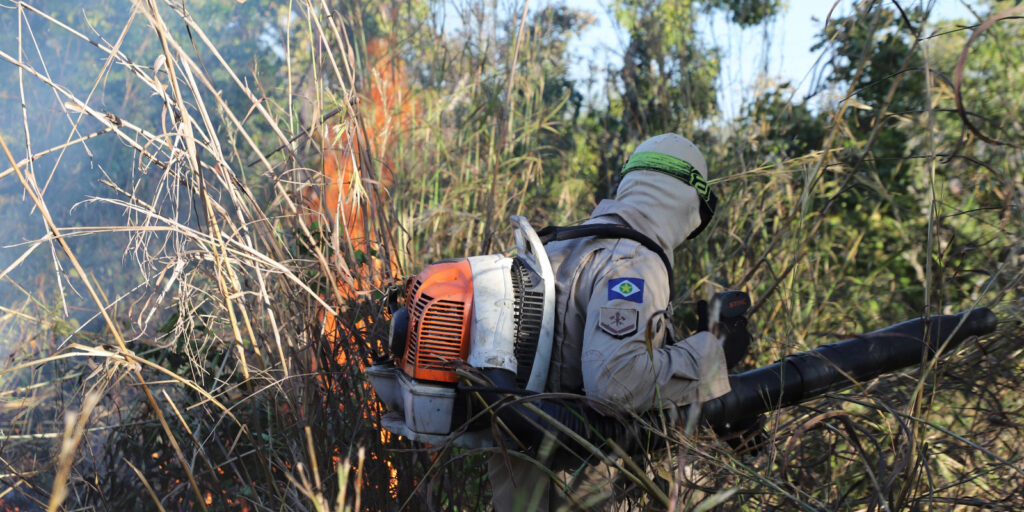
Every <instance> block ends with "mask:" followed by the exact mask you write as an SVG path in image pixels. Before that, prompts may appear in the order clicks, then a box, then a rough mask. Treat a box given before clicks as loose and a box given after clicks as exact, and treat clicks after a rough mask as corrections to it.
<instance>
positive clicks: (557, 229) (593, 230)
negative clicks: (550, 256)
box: [537, 224, 675, 302]
mask: <svg viewBox="0 0 1024 512" xmlns="http://www.w3.org/2000/svg"><path fill="white" fill-rule="evenodd" d="M537 236H539V237H540V240H541V242H543V243H545V244H546V243H548V242H558V241H561V240H572V239H574V238H584V237H588V236H593V237H596V238H627V239H629V240H633V241H635V242H638V243H639V244H640V245H643V246H644V247H646V248H648V249H650V250H651V251H652V252H654V254H657V255H658V257H659V258H661V262H662V263H664V264H665V270H666V271H667V272H668V290H669V291H668V294H669V301H670V302H671V301H672V298H673V296H674V295H675V294H674V292H673V290H672V264H671V263H669V261H668V255H666V254H665V251H664V249H662V248H661V246H660V245H658V243H657V242H655V241H654V240H651V238H650V237H648V236H647V235H645V234H643V233H641V232H639V231H637V230H635V229H633V228H631V227H629V226H624V225H621V224H582V225H579V226H548V227H546V228H544V229H542V230H540V231H538V232H537Z"/></svg>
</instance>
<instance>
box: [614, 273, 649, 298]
mask: <svg viewBox="0 0 1024 512" xmlns="http://www.w3.org/2000/svg"><path fill="white" fill-rule="evenodd" d="M615 299H625V300H629V301H633V302H639V303H641V304H642V303H643V302H644V280H643V279H638V278H636V277H619V278H616V279H609V280H608V300H615Z"/></svg>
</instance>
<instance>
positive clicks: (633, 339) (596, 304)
mask: <svg viewBox="0 0 1024 512" xmlns="http://www.w3.org/2000/svg"><path fill="white" fill-rule="evenodd" d="M668 279H669V277H668V276H667V273H666V271H665V267H664V265H663V264H662V263H661V261H660V260H659V259H658V258H656V257H653V255H652V257H650V258H645V257H635V258H623V259H620V260H618V261H613V263H612V264H611V265H609V266H608V267H606V268H605V269H602V270H599V271H598V274H597V275H596V276H595V281H594V288H593V293H592V294H591V297H590V302H589V304H588V307H587V317H586V326H585V331H584V333H583V347H582V349H583V350H582V354H581V355H582V357H581V359H582V360H581V363H582V371H583V384H584V387H585V389H586V393H587V395H588V396H592V397H595V398H599V399H602V400H607V401H610V402H613V403H617V404H620V405H622V406H624V407H627V408H629V409H631V410H634V411H637V412H641V411H645V410H648V409H651V408H655V407H665V406H668V405H669V404H675V405H679V406H682V405H687V404H690V403H692V402H695V401H698V400H699V401H700V402H705V401H707V400H711V399H713V398H716V397H718V396H721V395H723V394H725V393H727V392H728V391H729V379H728V374H727V371H726V368H725V354H724V353H723V351H722V347H721V344H720V343H719V341H718V340H717V339H716V338H715V337H714V336H712V335H711V334H710V333H708V332H701V333H697V334H696V335H694V336H691V337H689V338H687V339H685V340H681V341H679V342H677V343H675V344H670V345H666V344H665V341H666V331H667V327H666V325H667V322H668V321H669V318H668V317H667V316H666V315H667V314H668V313H667V312H666V311H665V309H666V308H667V307H668V300H669V284H668ZM648 340H650V346H651V348H650V349H648Z"/></svg>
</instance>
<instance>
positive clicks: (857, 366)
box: [701, 308, 996, 427]
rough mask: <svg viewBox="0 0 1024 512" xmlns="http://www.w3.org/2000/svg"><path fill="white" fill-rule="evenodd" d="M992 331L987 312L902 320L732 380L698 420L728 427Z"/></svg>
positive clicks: (991, 316)
mask: <svg viewBox="0 0 1024 512" xmlns="http://www.w3.org/2000/svg"><path fill="white" fill-rule="evenodd" d="M995 329H996V316H995V314H993V313H992V311H991V310H990V309H988V308H977V309H973V310H970V311H965V312H962V313H959V314H956V315H941V316H934V317H931V318H930V319H928V320H927V321H926V320H925V319H923V318H915V319H913V320H907V321H906V322H902V323H898V324H896V325H893V326H889V327H886V328H885V329H880V330H877V331H874V332H869V333H867V334H862V335H860V336H857V337H856V338H850V339H847V340H843V341H837V342H835V343H829V344H828V345H822V346H820V347H818V348H816V349H814V350H810V351H807V352H801V353H799V354H793V355H789V356H786V357H784V358H783V359H782V360H781V361H779V362H777V363H774V364H770V365H768V366H763V367H761V368H757V369H754V370H750V371H748V372H744V373H740V374H737V375H731V376H729V386H730V387H731V388H732V391H730V392H729V393H726V394H725V395H722V396H720V397H718V398H716V399H714V400H711V401H709V402H705V403H704V406H703V407H701V415H702V417H703V418H704V422H705V423H707V424H708V425H711V426H713V427H728V426H729V425H730V424H733V423H735V422H737V421H740V420H745V419H749V418H753V417H756V416H758V415H760V414H762V413H765V412H768V411H774V410H776V409H781V408H783V407H788V406H790V405H796V404H798V403H800V402H803V401H806V400H810V399H812V398H816V397H818V396H821V395H823V394H825V393H827V392H829V391H835V390H837V389H841V388H844V387H847V386H850V385H853V384H855V383H856V382H863V381H866V380H870V379H873V378H875V377H877V376H879V375H882V374H883V373H889V372H893V371H896V370H899V369H901V368H905V367H907V366H911V365H914V364H918V363H920V362H921V361H922V359H925V358H927V359H932V358H933V357H934V356H935V353H936V351H937V350H938V349H939V348H943V346H944V349H943V350H944V351H946V352H948V351H950V350H952V349H954V348H956V347H957V346H958V345H960V343H962V342H963V341H964V340H965V339H967V338H969V337H971V336H980V335H983V334H988V333H990V332H992V331H994V330H995ZM926 333H927V335H928V340H927V343H926V342H925V341H924V340H925V334H926ZM947 340H948V341H947Z"/></svg>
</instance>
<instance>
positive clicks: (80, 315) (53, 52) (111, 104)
mask: <svg viewBox="0 0 1024 512" xmlns="http://www.w3.org/2000/svg"><path fill="white" fill-rule="evenodd" d="M74 4H75V3H74V2H50V3H48V5H47V9H48V10H47V11H46V14H48V15H51V16H53V17H54V19H56V20H62V21H63V22H64V23H67V25H68V26H70V27H74V28H75V29H76V30H79V31H80V32H81V33H82V34H83V35H84V34H89V33H90V32H91V36H89V37H90V38H95V39H100V38H111V37H112V38H115V39H116V37H117V35H118V34H117V33H115V32H113V29H114V28H116V27H119V26H124V24H125V22H126V21H127V19H128V12H127V11H125V10H120V11H119V10H115V9H107V11H108V12H103V13H99V15H98V16H93V17H92V19H87V16H86V14H85V13H84V12H82V11H80V10H76V8H75V7H74ZM89 22H91V25H92V27H91V30H90V27H89V25H90V23H89ZM104 28H106V29H108V30H110V31H111V33H102V32H97V31H98V30H101V29H104ZM0 30H2V34H0V51H3V53H4V54H5V57H4V59H3V62H0V91H2V92H0V136H2V137H3V138H4V141H5V142H6V143H7V145H8V147H10V149H11V151H12V153H13V157H14V159H15V160H18V161H19V162H20V168H21V169H20V170H21V173H22V174H23V176H24V177H25V179H28V180H34V181H35V182H36V184H37V185H38V187H39V189H40V190H41V191H42V192H43V200H44V202H45V204H46V207H47V209H48V210H49V213H50V214H51V215H52V217H53V219H54V222H55V223H56V225H57V226H59V227H62V228H69V229H71V230H72V231H73V230H74V229H75V228H80V227H83V226H104V225H107V226H109V225H117V224H123V220H122V216H123V213H122V212H121V211H119V210H118V209H117V208H114V207H111V206H109V205H108V206H103V205H100V204H89V203H83V201H87V200H88V199H89V198H91V197H97V196H102V195H109V194H110V192H111V191H110V187H108V186H105V185H103V184H101V182H100V180H101V179H107V180H110V181H111V182H113V183H119V184H121V185H124V184H126V183H127V178H129V176H130V172H131V167H132V166H131V162H132V159H133V155H132V152H131V151H129V150H128V149H127V148H126V147H125V146H124V145H123V144H122V143H120V142H119V141H118V140H116V138H114V137H112V136H110V135H109V134H106V135H100V136H96V137H93V138H89V139H87V140H84V141H81V142H79V143H74V144H70V145H68V143H69V142H74V141H76V140H79V139H82V138H85V137H88V136H89V135H90V134H94V133H95V132H97V131H100V130H102V129H103V127H102V125H101V124H100V123H98V122H97V121H95V120H94V119H91V118H88V117H85V116H81V115H80V114H79V113H78V112H75V111H73V110H69V109H68V108H65V103H66V102H67V101H68V99H67V96H66V95H63V94H61V92H58V90H57V89H56V88H55V87H54V86H52V85H51V84H48V83H47V81H49V82H51V83H52V84H58V85H59V87H61V88H63V89H64V90H65V92H66V93H67V94H71V95H74V96H76V97H78V98H82V99H85V98H88V99H89V103H90V104H91V105H93V106H94V108H97V109H100V110H104V111H116V110H118V109H122V108H124V107H125V106H127V105H130V102H131V100H132V96H131V93H130V92H129V91H127V90H126V86H127V84H126V83H125V82H124V81H123V80H118V79H117V78H116V75H115V74H114V73H108V74H106V75H103V74H101V70H102V69H103V66H104V62H105V57H106V56H105V54H104V53H103V52H102V51H101V50H99V49H98V48H96V47H95V46H94V45H92V44H90V42H89V41H86V40H84V39H82V38H81V37H78V36H76V35H74V34H73V33H72V32H70V31H68V30H66V29H63V28H61V27H59V26H58V25H56V24H55V22H54V21H51V20H48V19H46V16H45V15H43V14H40V13H37V12H32V11H31V10H29V9H25V8H18V7H17V6H15V7H8V8H4V9H2V11H0ZM11 60H14V61H15V62H11ZM101 77H102V78H103V79H102V80H101ZM90 93H91V94H90ZM12 171H13V168H12V166H11V165H10V162H9V161H8V159H7V158H6V157H4V158H3V159H2V165H0V176H2V177H0V273H2V272H5V271H6V275H5V276H4V277H3V279H0V305H3V306H5V307H8V308H10V309H13V310H21V309H24V308H25V307H26V306H28V305H29V304H35V305H36V306H40V307H41V308H42V309H43V310H46V309H50V310H55V312H59V316H62V317H63V316H65V314H66V315H67V317H68V318H69V319H70V320H71V322H72V324H74V323H77V322H82V321H85V320H86V319H88V318H89V317H91V316H92V315H93V314H94V313H95V312H96V311H95V307H92V308H89V306H88V303H87V302H86V301H85V300H84V299H83V297H82V293H81V290H79V288H80V284H79V282H77V280H76V279H74V276H73V275H72V273H71V270H70V266H69V265H68V264H67V260H66V259H65V256H64V255H63V254H62V252H61V251H60V249H59V247H58V246H57V245H56V244H55V243H53V242H52V240H50V241H45V240H47V238H48V235H49V232H48V229H47V227H46V225H45V223H44V221H43V216H42V215H41V212H40V211H39V209H38V208H37V207H36V205H35V204H34V202H33V201H32V199H31V197H30V196H29V195H28V194H26V193H25V189H24V186H23V184H22V182H21V180H20V179H19V177H18V175H17V173H15V172H12ZM127 240H128V239H127V235H126V234H125V233H124V232H105V233H102V234H99V235H87V236H73V237H70V238H68V242H69V244H70V245H71V247H72V250H73V251H74V252H75V254H76V255H77V256H78V257H79V259H80V260H81V263H82V265H83V266H84V267H85V268H86V269H87V271H89V272H91V273H93V274H94V276H95V278H96V279H97V280H98V282H100V283H101V284H105V285H110V284H113V283H114V282H115V281H117V280H119V279H120V280H127V279H130V278H131V275H132V270H131V268H130V266H129V265H126V264H125V262H124V261H123V260H122V255H123V253H124V248H125V247H126V245H127ZM40 241H43V242H42V243H40ZM2 352H3V342H2V340H0V353H2Z"/></svg>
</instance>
